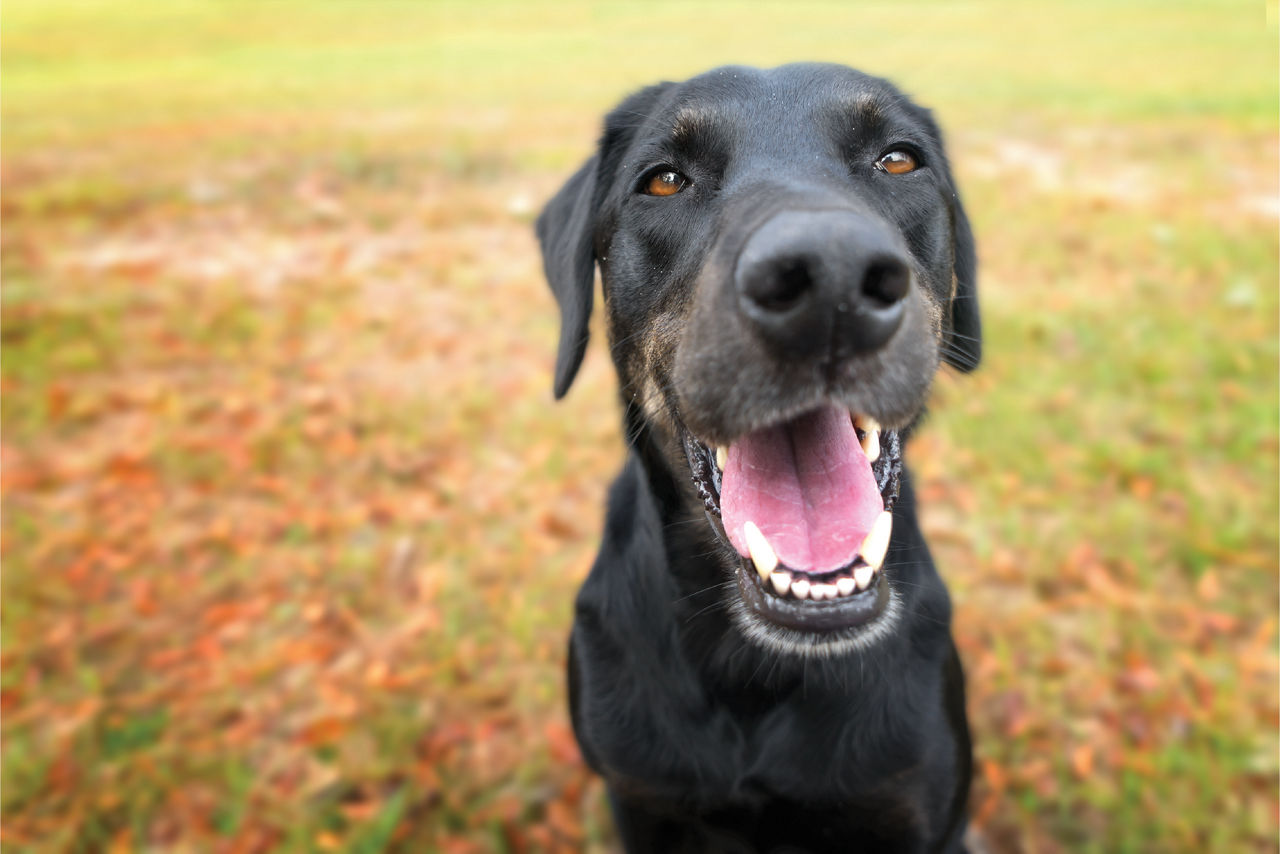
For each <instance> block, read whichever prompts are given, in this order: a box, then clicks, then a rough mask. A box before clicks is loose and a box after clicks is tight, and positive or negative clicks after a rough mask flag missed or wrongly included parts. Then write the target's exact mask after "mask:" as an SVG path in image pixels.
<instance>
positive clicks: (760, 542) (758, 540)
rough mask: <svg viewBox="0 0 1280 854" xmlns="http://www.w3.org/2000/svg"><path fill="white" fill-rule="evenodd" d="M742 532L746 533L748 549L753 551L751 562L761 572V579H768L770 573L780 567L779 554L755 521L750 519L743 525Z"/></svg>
mask: <svg viewBox="0 0 1280 854" xmlns="http://www.w3.org/2000/svg"><path fill="white" fill-rule="evenodd" d="M742 532H743V534H745V535H746V538H747V551H748V552H750V553H751V562H752V563H754V564H755V565H756V572H758V573H760V580H761V581H768V580H769V573H771V572H773V571H774V570H775V569H777V568H778V555H777V554H776V553H775V552H774V550H773V546H771V545H769V541H768V540H766V539H765V538H764V534H762V533H760V529H759V528H757V527H756V523H755V522H751V521H748V522H747V523H746V524H745V525H743V526H742Z"/></svg>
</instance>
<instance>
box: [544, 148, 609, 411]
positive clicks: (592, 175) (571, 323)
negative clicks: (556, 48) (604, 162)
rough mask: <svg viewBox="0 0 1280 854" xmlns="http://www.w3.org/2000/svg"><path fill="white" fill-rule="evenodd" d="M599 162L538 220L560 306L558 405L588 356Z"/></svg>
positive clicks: (579, 173) (557, 196) (573, 181)
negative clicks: (588, 327) (584, 357)
mask: <svg viewBox="0 0 1280 854" xmlns="http://www.w3.org/2000/svg"><path fill="white" fill-rule="evenodd" d="M597 162H598V158H597V157H592V158H591V159H590V160H588V161H587V162H586V163H585V164H584V165H583V167H582V168H581V169H579V170H578V171H577V172H576V173H574V176H573V177H572V178H570V179H569V181H568V183H566V184H565V185H564V186H563V187H561V188H560V192H558V193H556V194H555V196H554V197H553V198H552V199H551V201H549V202H547V206H546V207H545V208H543V210H542V213H541V214H540V215H539V216H538V222H537V224H536V226H535V230H536V231H537V233H538V242H539V243H540V244H542V266H543V269H544V270H545V271H546V274H547V282H548V283H550V285H551V291H552V293H554V294H555V296H556V302H557V303H559V305H560V348H559V351H558V352H557V354H556V379H555V386H554V389H555V395H556V400H559V399H560V398H562V397H564V395H565V392H567V391H568V390H569V386H570V384H572V383H573V378H574V377H575V376H577V373H578V367H579V366H580V365H581V364H582V357H583V356H584V355H585V354H586V352H587V334H588V333H587V324H588V323H589V322H590V320H591V302H592V296H593V293H594V291H595V288H594V286H593V285H594V279H595V261H596V257H595V249H594V247H593V242H594V238H595V233H594V232H595V211H596V170H597Z"/></svg>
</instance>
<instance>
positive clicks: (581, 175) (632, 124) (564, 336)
mask: <svg viewBox="0 0 1280 854" xmlns="http://www.w3.org/2000/svg"><path fill="white" fill-rule="evenodd" d="M672 85H673V84H671V83H658V84H656V85H653V86H649V87H648V88H646V89H641V90H640V91H639V92H636V93H635V94H633V95H631V96H630V97H628V98H627V99H626V100H625V101H623V102H622V103H621V104H619V105H618V106H617V108H616V109H614V111H613V112H611V113H610V114H609V115H608V117H607V118H606V119H605V123H604V134H603V135H602V136H601V137H600V147H599V150H598V151H597V153H596V155H595V156H594V157H592V158H591V159H590V160H588V161H587V162H586V163H585V164H583V166H582V168H581V169H579V170H578V171H577V172H576V173H574V175H573V177H572V178H570V179H569V181H568V183H566V184H565V185H564V186H563V187H561V188H560V192H558V193H556V194H555V196H554V197H553V198H552V199H551V201H549V202H547V206H546V207H545V208H543V210H542V213H541V214H540V215H539V216H538V222H537V225H536V226H535V228H536V230H537V233H538V242H539V243H541V244H542V266H543V269H544V270H545V271H546V274H547V281H548V282H549V283H550V284H551V291H552V293H554V294H555V296H556V302H557V303H559V304H560V349H559V351H558V352H557V353H556V379H555V386H554V390H555V395H556V400H559V399H560V398H562V397H564V395H565V392H567V391H568V390H569V386H570V385H571V384H572V383H573V378H574V377H575V376H577V374H578V368H579V367H580V366H581V365H582V357H583V356H584V355H586V352H587V335H588V325H589V322H590V320H591V303H592V300H593V296H594V287H593V284H594V281H595V262H596V250H595V239H596V226H597V225H598V223H599V218H600V211H601V208H602V207H603V205H604V201H605V197H606V196H607V195H608V192H607V190H608V186H607V185H608V182H609V180H610V176H612V175H614V174H615V173H616V172H617V171H618V168H619V165H620V160H621V158H622V155H623V152H625V151H626V149H627V146H628V145H630V143H631V139H632V138H633V137H634V136H635V132H636V130H637V129H638V128H640V126H641V125H643V124H644V123H645V121H647V120H648V117H649V114H650V112H651V111H652V110H653V108H654V105H655V104H656V103H657V101H658V99H659V98H660V97H661V96H662V94H663V93H664V92H666V91H667V90H668V89H669V88H670V87H671V86H672Z"/></svg>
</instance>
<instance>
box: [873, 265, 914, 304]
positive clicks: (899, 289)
mask: <svg viewBox="0 0 1280 854" xmlns="http://www.w3.org/2000/svg"><path fill="white" fill-rule="evenodd" d="M910 285H911V273H910V271H908V270H907V265H906V264H904V263H902V262H901V261H899V260H898V259H896V258H878V259H876V260H875V261H872V262H871V263H870V264H868V265H867V272H866V273H864V274H863V276H862V295H863V296H864V297H866V298H867V299H868V300H870V301H871V302H872V303H873V304H875V305H876V306H877V307H878V308H887V307H888V306H891V305H893V304H894V303H896V302H900V301H901V300H902V299H903V297H905V296H906V295H907V288H908V287H910Z"/></svg>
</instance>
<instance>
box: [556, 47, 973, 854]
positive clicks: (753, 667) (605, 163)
mask: <svg viewBox="0 0 1280 854" xmlns="http://www.w3.org/2000/svg"><path fill="white" fill-rule="evenodd" d="M899 144H905V145H908V146H910V148H911V150H913V151H914V152H916V153H917V154H918V156H919V158H920V160H921V161H922V163H923V164H924V168H922V169H920V170H918V172H917V173H912V174H911V175H904V176H890V175H888V174H885V173H883V172H879V171H877V170H876V169H875V168H874V164H875V161H876V158H877V157H879V156H880V155H881V154H882V153H883V152H884V151H885V150H886V149H887V148H888V147H890V146H892V145H899ZM668 167H670V168H673V169H676V170H677V171H679V172H681V173H683V174H685V175H687V176H688V177H689V178H690V182H689V184H688V188H687V189H686V190H683V191H682V192H681V193H679V194H677V195H674V196H670V197H663V198H659V197H655V196H652V195H645V194H644V193H643V192H641V190H642V189H643V187H644V184H645V181H646V180H647V179H648V177H649V176H650V175H651V174H653V172H654V170H655V169H665V168H668ZM789 210H820V211H826V210H838V211H840V212H841V215H847V216H848V217H852V218H854V219H856V221H857V222H859V223H865V224H866V227H867V228H868V229H870V230H871V231H874V232H875V233H876V234H879V235H883V236H885V239H886V240H888V241H889V242H890V243H891V244H892V246H895V247H901V251H902V252H903V253H905V255H904V256H903V257H905V258H907V259H909V266H910V272H911V282H912V284H911V288H912V290H911V293H910V297H909V299H908V300H906V301H905V303H904V304H905V306H906V307H905V310H904V311H905V314H904V320H903V321H902V326H901V328H900V329H899V330H898V331H897V333H896V334H895V335H894V336H893V338H892V339H891V340H890V341H889V342H888V343H887V344H886V345H885V346H884V347H883V348H881V349H878V350H877V351H876V352H874V353H855V352H853V350H851V349H849V348H847V347H844V346H843V345H842V342H843V341H844V340H845V339H844V337H843V336H844V335H845V331H844V327H842V326H841V325H840V324H841V323H842V322H843V319H842V317H841V316H840V315H839V313H838V312H833V318H832V320H831V322H830V324H829V325H827V326H823V327H822V334H823V335H824V336H827V337H829V339H830V341H831V343H830V345H829V346H828V345H826V344H824V345H823V347H821V348H815V354H814V355H812V356H805V357H803V358H801V357H800V356H798V355H795V354H789V353H788V352H786V351H785V350H783V351H780V350H779V349H778V348H776V347H769V346H765V345H763V344H762V343H761V340H760V337H759V336H758V335H754V334H753V333H752V329H751V328H750V321H749V318H748V319H744V317H743V316H742V311H741V310H740V308H739V307H738V305H739V302H740V298H738V297H737V296H735V294H736V292H735V291H734V285H733V283H732V280H733V279H734V276H735V273H734V269H735V267H734V265H735V263H736V259H737V258H738V257H739V256H740V254H741V252H742V247H743V245H744V243H745V242H746V241H747V240H749V239H750V238H751V237H752V235H754V234H756V233H757V231H758V229H759V227H760V224H761V223H762V222H764V221H766V220H768V219H769V217H771V216H775V215H776V214H777V213H778V212H779V211H789ZM851 221H852V220H851ZM860 227H861V226H860ZM537 232H538V237H539V239H540V241H541V244H542V249H543V253H544V260H545V267H546V273H547V278H548V280H549V281H550V284H551V287H552V289H553V291H554V293H555V296H556V299H557V301H558V303H559V306H560V311H561V319H562V330H561V338H560V349H559V355H558V357H557V361H556V377H555V393H556V396H557V397H561V396H563V395H564V394H565V392H566V391H567V390H568V388H569V386H570V384H571V383H572V381H573V378H574V376H575V374H576V373H577V370H578V367H579V365H580V364H581V361H582V358H583V354H584V352H585V347H586V341H587V327H588V320H589V316H590V313H591V305H592V290H593V275H594V268H595V266H596V265H599V267H600V270H601V273H602V283H603V287H604V296H605V303H606V318H607V323H608V329H609V335H610V339H611V345H612V352H613V357H614V362H615V366H616V367H617V370H618V374H619V378H620V382H621V398H622V403H623V408H624V414H625V421H626V428H627V436H628V442H629V447H630V456H629V459H628V462H627V464H626V466H625V467H624V469H623V471H622V474H621V475H620V476H619V478H618V479H617V481H616V482H615V483H614V485H613V488H612V490H611V492H610V495H609V507H608V516H607V519H606V524H605V530H604V536H603V542H602V544H601V549H600V553H599V557H598V558H597V560H596V563H595V566H594V568H593V569H592V571H591V574H590V577H589V578H588V579H587V581H586V583H585V584H584V585H583V588H582V590H581V592H580V594H579V597H578V601H577V611H576V621H575V625H574V629H573V635H572V638H571V642H570V655H569V659H570V660H569V677H570V680H569V693H570V705H571V711H572V717H573V723H574V729H575V732H576V734H577V737H578V741H579V743H580V745H581V747H582V751H583V755H584V756H585V757H586V760H587V762H588V763H589V764H590V765H591V766H592V768H594V769H595V770H597V771H598V772H599V773H600V774H601V775H602V776H603V777H604V778H605V780H606V782H607V784H608V787H609V793H610V800H611V803H612V806H613V810H614V815H615V818H616V821H617V826H618V831H619V834H620V836H621V837H622V839H623V841H624V843H625V845H626V847H627V850H628V851H632V852H643V851H655V852H669V851H690V852H693V851H697V852H704V851H743V852H747V851H815V852H817V851H886V852H899V851H901V852H933V851H946V852H956V851H962V850H964V849H963V841H962V840H963V835H964V830H965V821H966V808H965V804H966V799H967V794H968V787H969V778H970V764H971V759H970V745H969V735H968V727H967V723H966V718H965V709H964V686H963V678H962V675H961V670H960V662H959V658H958V656H957V654H956V651H955V648H954V645H953V643H952V641H951V637H950V631H949V626H950V616H951V608H950V602H949V599H948V596H947V593H946V590H945V588H944V586H943V584H942V581H941V579H940V578H939V576H938V573H937V571H936V570H935V568H934V566H933V563H932V561H931V560H930V557H929V552H928V548H927V546H926V544H925V542H924V540H923V538H922V537H921V534H920V530H919V526H918V524H917V522H916V518H915V509H914V499H913V494H912V490H911V485H910V481H909V478H907V477H906V476H905V474H904V476H903V479H902V484H901V494H900V496H899V498H898V502H897V504H896V506H895V507H894V511H893V512H894V528H893V538H892V541H891V545H890V549H889V554H888V558H887V559H886V563H885V569H884V572H885V576H886V578H887V580H888V582H889V584H890V586H891V587H892V589H893V593H894V596H895V601H896V603H897V607H898V611H897V614H896V621H881V622H882V626H881V627H880V629H879V630H877V631H878V633H877V632H872V631H864V632H862V633H861V634H858V633H856V632H850V633H849V635H848V636H849V637H853V638H855V640H853V641H851V642H850V643H849V644H846V645H845V646H842V647H838V648H836V647H833V648H832V649H833V650H834V651H828V652H822V653H819V654H801V653H798V652H791V651H789V648H787V647H785V645H783V646H779V645H777V644H774V645H770V643H764V642H761V641H760V640H759V639H755V640H752V639H750V638H748V636H747V635H746V634H745V633H744V631H743V630H742V624H741V622H740V621H735V619H734V618H733V616H732V613H731V612H732V610H733V606H734V602H735V598H736V597H738V595H739V594H738V593H737V591H736V588H735V586H734V582H733V571H734V567H735V565H736V563H737V562H738V561H739V560H740V559H739V558H738V556H737V555H736V554H735V553H734V552H733V550H732V549H731V548H730V547H729V546H728V545H727V544H726V543H725V542H724V541H723V539H722V538H721V537H720V536H719V535H718V534H717V532H716V530H715V529H714V525H713V524H709V522H708V518H707V516H706V514H704V509H703V503H702V500H701V498H700V497H699V495H698V494H697V492H696V490H695V489H694V487H693V484H692V482H691V479H690V469H689V462H688V458H687V457H686V456H685V453H684V451H683V446H682V441H683V440H682V436H683V435H684V431H686V430H687V431H689V433H690V434H691V435H693V436H696V437H697V438H698V439H699V440H701V441H704V442H720V443H727V442H729V441H732V440H733V439H734V438H735V437H736V436H738V435H741V434H742V433H743V432H745V431H746V430H749V429H754V428H755V427H758V426H760V425H761V424H763V423H768V422H771V421H773V420H777V419H779V418H783V417H788V416H790V415H794V414H796V413H798V412H801V411H804V410H805V409H806V408H808V407H812V406H813V405H815V404H816V403H817V402H820V401H836V402H839V403H840V404H841V405H844V406H846V407H847V408H849V409H850V410H852V411H859V412H866V413H873V414H876V417H878V418H880V420H881V421H882V422H884V423H885V424H886V426H889V427H896V428H899V430H901V431H906V430H908V429H909V428H910V425H911V424H912V423H913V422H914V421H915V420H916V419H917V418H918V417H919V414H920V412H921V411H922V409H923V403H924V399H925V396H926V395H927V392H928V385H929V382H930V379H931V376H932V373H933V371H934V370H935V369H936V366H937V363H938V360H939V358H941V359H945V360H946V361H949V362H950V363H952V364H953V365H954V366H955V367H957V368H959V369H961V370H969V369H971V368H973V367H974V366H975V365H976V364H977V361H978V359H979V357H980V353H981V351H980V344H979V339H980V327H979V320H978V311H977V299H976V290H975V287H976V285H975V276H976V259H975V253H974V248H973V239H972V236H971V233H970V229H969V225H968V222H967V220H966V218H965V214H964V210H963V208H962V207H961V205H960V201H959V197H958V195H957V194H956V190H955V187H954V184H953V182H952V179H951V175H950V172H949V169H948V166H947V162H946V158H945V154H944V152H943V149H942V140H941V136H940V134H939V132H938V129H937V127H936V126H935V124H934V123H933V120H932V119H931V118H930V116H929V114H928V113H927V112H926V111H925V110H923V109H921V108H919V107H917V106H915V105H914V104H912V103H911V102H910V101H909V100H907V99H906V98H905V97H904V96H903V95H901V94H900V93H899V92H898V91H897V90H896V89H894V88H893V87H892V86H891V85H889V84H888V83H886V82H885V81H882V80H879V79H877V78H873V77H868V76H866V75H863V74H860V73H858V72H855V71H852V70H850V69H846V68H843V67H840V66H831V65H793V66H784V67H782V68H779V69H774V70H771V71H758V70H755V69H747V68H725V69H717V70H715V71H712V72H708V73H707V74H705V75H702V76H700V77H698V78H694V79H693V80H690V81H688V82H686V83H681V84H674V83H665V84H661V85H659V86H654V87H651V88H649V89H645V90H643V91H642V92H640V93H638V94H636V95H633V96H632V97H631V98H629V99H627V100H626V101H624V102H623V103H622V104H621V105H620V106H619V107H618V108H617V109H616V110H615V111H614V112H612V113H611V114H610V115H609V117H608V118H607V120H606V123H605V132H604V135H603V137H602V139H601V142H600V146H599V150H598V152H597V154H596V155H595V156H594V157H592V158H591V159H590V160H589V161H588V162H587V163H586V165H584V166H583V167H582V169H581V170H579V171H578V172H577V174H575V175H574V176H573V177H572V178H571V179H570V180H569V182H568V183H567V184H566V185H565V187H564V188H563V189H562V190H561V191H560V192H559V193H558V194H557V195H556V196H555V198H553V199H552V200H551V202H550V203H549V204H548V205H547V207H546V209H545V210H544V212H543V213H542V216H541V217H540V218H539V220H538V223H537ZM841 310H843V306H841ZM823 340H824V341H826V340H827V338H824V339H823ZM818 350H820V351H821V352H817V351H818Z"/></svg>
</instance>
